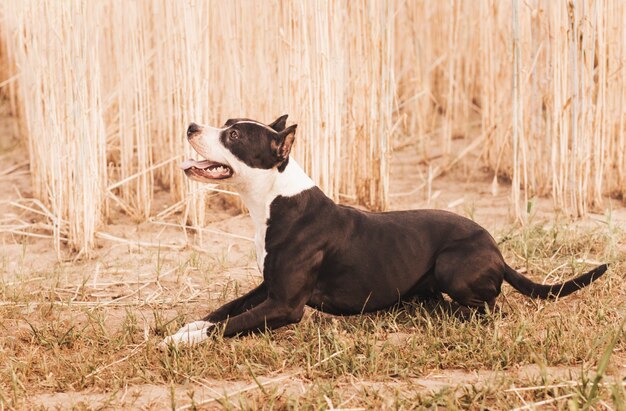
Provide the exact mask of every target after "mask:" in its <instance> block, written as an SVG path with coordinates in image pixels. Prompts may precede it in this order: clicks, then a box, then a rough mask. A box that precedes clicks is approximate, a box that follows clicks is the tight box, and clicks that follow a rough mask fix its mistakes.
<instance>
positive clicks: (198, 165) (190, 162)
mask: <svg viewBox="0 0 626 411" xmlns="http://www.w3.org/2000/svg"><path fill="white" fill-rule="evenodd" d="M211 164H213V163H212V162H211V161H209V160H202V161H197V160H194V159H192V158H190V159H189V160H185V161H183V162H182V163H181V164H180V166H179V167H180V168H182V169H183V170H187V169H189V168H191V167H196V168H202V169H204V168H207V167H209V166H210V165H211Z"/></svg>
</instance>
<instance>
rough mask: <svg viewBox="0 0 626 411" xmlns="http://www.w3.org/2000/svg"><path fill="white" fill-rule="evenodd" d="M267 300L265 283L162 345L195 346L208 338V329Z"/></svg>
mask: <svg viewBox="0 0 626 411" xmlns="http://www.w3.org/2000/svg"><path fill="white" fill-rule="evenodd" d="M266 299H267V287H266V285H265V282H263V283H261V284H260V285H259V286H258V287H256V288H254V289H253V290H252V291H249V292H248V293H246V294H245V295H242V296H241V297H239V298H235V299H234V300H232V301H231V302H229V303H226V304H224V305H222V306H221V307H220V308H218V309H217V310H215V311H213V312H212V313H211V314H209V315H207V316H206V317H204V318H203V319H202V320H200V321H194V322H191V323H188V324H185V325H183V326H182V327H181V328H180V329H179V330H178V331H176V333H174V334H172V335H170V336H168V337H166V338H165V339H164V340H163V341H162V342H161V344H160V346H161V347H162V348H165V347H166V346H168V345H169V344H178V343H180V342H181V341H182V342H184V343H188V344H195V343H198V342H200V341H203V340H205V339H206V338H207V333H208V329H209V328H210V327H211V326H213V325H214V324H215V323H218V322H221V321H224V320H226V319H227V318H229V317H235V316H237V315H239V314H241V313H243V312H245V311H247V310H249V309H251V308H253V307H255V306H257V305H258V304H260V303H262V302H263V301H265V300H266Z"/></svg>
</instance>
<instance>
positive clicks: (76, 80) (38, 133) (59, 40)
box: [4, 1, 106, 255]
mask: <svg viewBox="0 0 626 411" xmlns="http://www.w3.org/2000/svg"><path fill="white" fill-rule="evenodd" d="M4 9H5V18H6V24H7V25H9V27H10V28H9V30H10V33H11V39H12V40H13V41H14V42H15V43H14V44H13V50H12V57H13V58H14V59H15V61H16V65H17V66H18V67H19V68H20V69H21V70H22V71H21V73H20V88H19V91H20V95H21V99H20V100H21V102H22V104H23V109H24V123H25V125H26V127H27V131H28V136H29V152H30V158H31V162H30V167H31V172H32V176H33V178H32V181H33V188H34V191H35V193H36V194H37V196H38V197H39V198H41V199H43V200H44V201H45V202H46V204H47V205H48V206H49V208H50V210H51V212H52V213H53V214H54V216H55V219H53V220H52V222H53V224H54V230H53V234H54V238H55V241H54V244H55V248H56V251H57V254H59V255H60V251H61V249H60V241H61V238H62V237H63V236H64V235H66V236H67V237H68V239H69V244H70V246H72V247H74V248H76V249H85V250H88V249H90V248H92V247H93V245H94V234H95V230H96V227H97V226H98V223H100V221H101V217H102V202H103V201H102V200H103V197H104V187H105V184H106V167H105V164H106V163H105V160H106V158H105V150H104V149H105V147H104V138H105V130H104V122H103V119H102V112H101V93H100V66H99V64H98V63H99V61H98V48H99V43H98V41H97V40H96V41H94V39H98V30H99V28H98V27H97V25H93V24H91V22H92V21H95V19H96V17H97V11H96V10H95V9H94V8H91V7H88V6H87V5H86V4H84V3H73V2H72V3H56V2H52V1H49V2H47V3H46V2H44V4H41V2H37V1H24V2H5V3H4ZM44 22H45V23H44ZM26 68H27V69H26ZM63 222H66V224H64V223H63Z"/></svg>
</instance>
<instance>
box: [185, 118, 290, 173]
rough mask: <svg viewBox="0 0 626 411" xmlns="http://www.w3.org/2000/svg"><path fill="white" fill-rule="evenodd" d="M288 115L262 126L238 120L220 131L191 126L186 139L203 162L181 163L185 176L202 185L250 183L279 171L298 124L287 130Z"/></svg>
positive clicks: (196, 125)
mask: <svg viewBox="0 0 626 411" xmlns="http://www.w3.org/2000/svg"><path fill="white" fill-rule="evenodd" d="M286 122H287V115H284V116H281V117H279V118H277V119H276V120H275V121H274V122H273V123H271V124H269V125H265V124H263V123H260V122H258V121H254V120H250V119H245V118H237V119H230V120H228V121H227V122H226V123H225V124H224V126H223V127H222V128H214V127H209V126H201V125H198V124H195V123H191V124H190V125H189V128H188V129H187V139H188V140H189V143H190V144H191V146H192V147H193V148H194V150H196V152H197V153H198V154H199V155H201V156H202V157H204V159H205V160H201V161H198V160H193V159H190V160H187V161H185V162H183V164H181V168H182V169H183V170H184V171H185V174H186V175H187V177H189V178H191V179H193V180H196V181H200V182H203V183H217V182H220V183H229V184H235V185H236V184H244V183H253V182H254V181H255V180H256V179H258V178H266V177H267V176H268V174H271V173H280V172H282V171H283V170H284V169H285V167H286V166H287V163H288V162H289V153H290V152H291V146H292V145H293V141H294V138H295V134H296V127H297V124H294V125H291V126H289V127H286Z"/></svg>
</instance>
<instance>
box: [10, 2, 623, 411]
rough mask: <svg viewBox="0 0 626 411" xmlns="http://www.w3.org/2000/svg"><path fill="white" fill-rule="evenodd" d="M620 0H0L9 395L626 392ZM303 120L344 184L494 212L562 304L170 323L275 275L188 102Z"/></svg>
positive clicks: (345, 403)
mask: <svg viewBox="0 0 626 411" xmlns="http://www.w3.org/2000/svg"><path fill="white" fill-rule="evenodd" d="M624 21H626V3H624V2H622V1H619V0H598V1H594V2H590V1H583V0H572V1H568V2H557V1H550V0H529V1H521V0H510V1H507V2H501V1H498V0H480V1H476V2H474V1H456V2H453V1H449V2H443V1H440V2H435V1H427V0H410V1H402V0H389V1H387V0H354V1H352V0H351V1H349V2H346V1H340V0H319V1H290V0H267V1H263V2H261V1H258V2H257V1H248V0H232V1H229V2H222V1H217V0H206V1H195V0H194V1H191V0H180V1H170V0H150V1H148V0H145V1H144V0H138V1H132V2H128V1H126V0H109V1H97V0H94V1H88V0H76V1H72V2H59V1H57V0H23V1H12V0H0V193H2V194H1V195H0V410H4V409H94V410H95V409H150V410H151V409H155V410H156V409H174V410H184V409H344V410H348V409H352V410H356V409H403V410H404V409H472V410H474V409H476V410H478V409H491V410H500V409H559V410H587V409H589V410H591V409H601V410H626V335H625V333H624V331H625V329H626V282H625V281H624V279H625V273H626V202H625V199H626V25H624V24H623V22H624ZM284 113H288V114H289V124H291V123H297V124H298V129H297V130H298V132H297V137H296V143H295V148H294V151H293V153H292V154H293V157H294V158H296V159H297V160H298V162H299V163H300V164H301V165H302V166H303V168H304V169H305V170H306V171H307V173H308V174H309V175H310V176H311V177H312V179H313V180H314V181H315V182H316V183H317V184H318V185H319V186H320V188H321V189H322V190H323V191H324V192H325V193H326V194H327V195H328V196H329V197H331V198H333V199H334V200H336V201H337V202H341V203H343V204H349V205H353V206H355V207H359V208H364V209H369V210H374V211H378V210H402V209H413V208H438V209H446V210H450V211H454V212H456V213H459V214H461V215H464V216H466V217H468V218H471V219H473V220H475V221H477V222H478V223H480V224H481V225H483V226H484V227H486V228H487V229H488V230H489V231H490V232H491V233H492V235H493V237H494V238H495V239H496V241H497V242H498V244H499V246H500V248H501V250H502V252H503V254H504V255H505V258H506V260H507V262H508V263H509V264H510V265H511V266H512V267H514V268H516V269H517V270H519V271H520V272H521V273H523V274H524V275H527V276H528V277H530V278H532V279H533V280H534V281H537V282H542V283H556V282H562V281H564V280H567V279H570V278H573V277H575V276H577V275H579V274H581V273H583V272H586V271H588V270H589V269H591V268H592V267H594V266H596V265H599V264H601V263H608V264H609V270H608V272H607V273H606V274H605V275H604V276H603V277H602V278H601V279H599V280H598V281H597V282H594V283H593V284H592V285H590V286H589V287H586V288H585V289H584V290H581V291H579V292H577V293H575V294H573V295H571V296H568V297H565V298H563V299H558V300H557V301H535V300H531V299H528V298H526V297H523V296H521V295H520V294H518V293H517V292H515V291H514V290H513V289H512V288H511V287H510V286H508V285H505V286H504V288H503V293H502V295H501V296H500V297H499V299H498V302H497V307H496V309H495V310H494V312H488V313H487V314H486V315H484V316H473V317H472V318H470V319H460V318H458V317H457V316H456V315H455V314H454V313H453V308H452V306H451V304H450V302H449V301H446V302H443V303H440V304H422V303H417V302H416V303H410V304H409V303H406V304H404V305H402V306H398V307H395V308H394V309H392V310H389V311H386V312H379V313H374V314H366V315H360V316H352V317H333V316H330V315H325V314H321V313H319V312H316V311H313V310H310V309H308V308H307V311H306V312H305V316H304V318H303V320H302V321H301V322H300V323H299V324H296V325H291V326H288V327H284V328H281V329H279V330H275V331H272V332H269V331H268V332H266V333H264V334H259V335H251V336H245V337H240V338H232V339H224V338H219V337H216V338H213V339H211V340H210V341H208V342H207V343H204V344H201V345H199V346H197V347H193V348H179V349H173V350H171V351H168V352H163V351H160V350H158V349H157V344H158V343H159V342H160V341H161V340H162V339H163V338H164V336H167V335H170V334H171V333H173V332H174V331H176V330H177V329H178V328H179V327H181V326H182V325H183V324H185V323H187V322H189V321H193V320H197V319H199V318H201V317H203V316H204V315H205V314H207V313H208V312H210V311H211V310H214V309H216V308H217V307H219V306H220V305H221V304H223V303H225V302H227V301H229V300H231V299H232V298H234V297H236V296H239V295H241V294H243V293H245V292H246V291H248V290H249V289H250V288H252V287H253V286H255V285H256V284H258V283H259V282H260V281H261V280H262V275H261V273H259V270H258V268H257V264H256V256H255V247H254V243H253V236H254V227H253V224H252V221H251V220H250V218H249V216H248V213H247V211H246V209H245V206H244V205H243V204H242V202H241V200H240V199H239V198H238V197H237V193H233V192H231V191H230V188H229V187H228V186H216V185H202V184H199V183H196V182H192V181H190V180H189V179H186V178H185V177H184V174H183V173H182V172H181V171H180V169H178V168H177V167H176V164H177V163H178V162H180V161H181V160H183V159H184V158H186V157H188V156H190V155H191V154H192V153H191V149H190V146H189V144H186V139H185V138H184V130H185V129H186V127H187V124H189V122H191V121H194V122H199V123H205V124H211V125H218V124H223V123H224V121H225V120H226V119H227V118H233V117H250V118H255V119H258V120H261V121H264V122H268V121H270V120H271V119H273V118H276V117H277V116H278V115H282V114H284Z"/></svg>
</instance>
